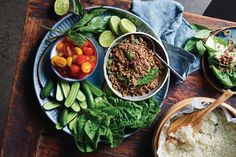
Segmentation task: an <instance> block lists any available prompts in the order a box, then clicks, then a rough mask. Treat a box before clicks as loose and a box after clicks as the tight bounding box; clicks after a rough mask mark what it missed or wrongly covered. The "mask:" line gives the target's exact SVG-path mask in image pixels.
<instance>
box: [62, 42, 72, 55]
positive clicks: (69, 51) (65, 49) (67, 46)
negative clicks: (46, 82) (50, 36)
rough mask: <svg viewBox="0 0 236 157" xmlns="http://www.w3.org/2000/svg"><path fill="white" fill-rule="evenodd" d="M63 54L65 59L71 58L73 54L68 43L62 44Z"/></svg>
mask: <svg viewBox="0 0 236 157" xmlns="http://www.w3.org/2000/svg"><path fill="white" fill-rule="evenodd" d="M63 52H64V54H65V56H66V57H69V56H72V55H73V54H74V51H73V48H72V46H70V45H69V44H68V43H65V44H64V51H63Z"/></svg>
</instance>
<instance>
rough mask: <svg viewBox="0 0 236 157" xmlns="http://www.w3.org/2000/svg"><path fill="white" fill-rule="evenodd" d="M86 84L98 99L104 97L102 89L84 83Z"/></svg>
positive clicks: (87, 82)
mask: <svg viewBox="0 0 236 157" xmlns="http://www.w3.org/2000/svg"><path fill="white" fill-rule="evenodd" d="M84 82H85V83H86V84H87V85H88V87H89V89H90V90H91V92H92V93H93V94H94V95H96V96H98V97H99V96H102V95H103V92H102V90H101V89H99V88H98V87H96V86H95V85H93V84H92V83H90V82H89V81H84Z"/></svg>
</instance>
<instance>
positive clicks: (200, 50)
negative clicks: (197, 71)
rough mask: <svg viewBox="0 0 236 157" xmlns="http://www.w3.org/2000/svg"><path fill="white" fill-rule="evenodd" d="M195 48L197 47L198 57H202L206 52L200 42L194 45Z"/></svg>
mask: <svg viewBox="0 0 236 157" xmlns="http://www.w3.org/2000/svg"><path fill="white" fill-rule="evenodd" d="M196 47H197V51H198V54H199V55H200V56H202V55H203V54H204V52H205V51H206V48H205V46H204V45H203V42H202V40H199V41H198V42H197V43H196Z"/></svg>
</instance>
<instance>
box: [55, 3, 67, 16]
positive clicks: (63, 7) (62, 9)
mask: <svg viewBox="0 0 236 157" xmlns="http://www.w3.org/2000/svg"><path fill="white" fill-rule="evenodd" d="M69 7H70V2H69V0H56V1H55V3H54V11H55V13H56V14H57V15H60V16H61V15H65V14H66V13H67V12H68V10H69Z"/></svg>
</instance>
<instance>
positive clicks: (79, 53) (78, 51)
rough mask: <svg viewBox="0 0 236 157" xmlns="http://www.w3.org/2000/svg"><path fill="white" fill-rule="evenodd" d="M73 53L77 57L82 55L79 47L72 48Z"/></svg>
mask: <svg viewBox="0 0 236 157" xmlns="http://www.w3.org/2000/svg"><path fill="white" fill-rule="evenodd" d="M74 51H75V53H76V54H77V55H82V54H83V51H82V49H81V48H79V47H75V48H74Z"/></svg>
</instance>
